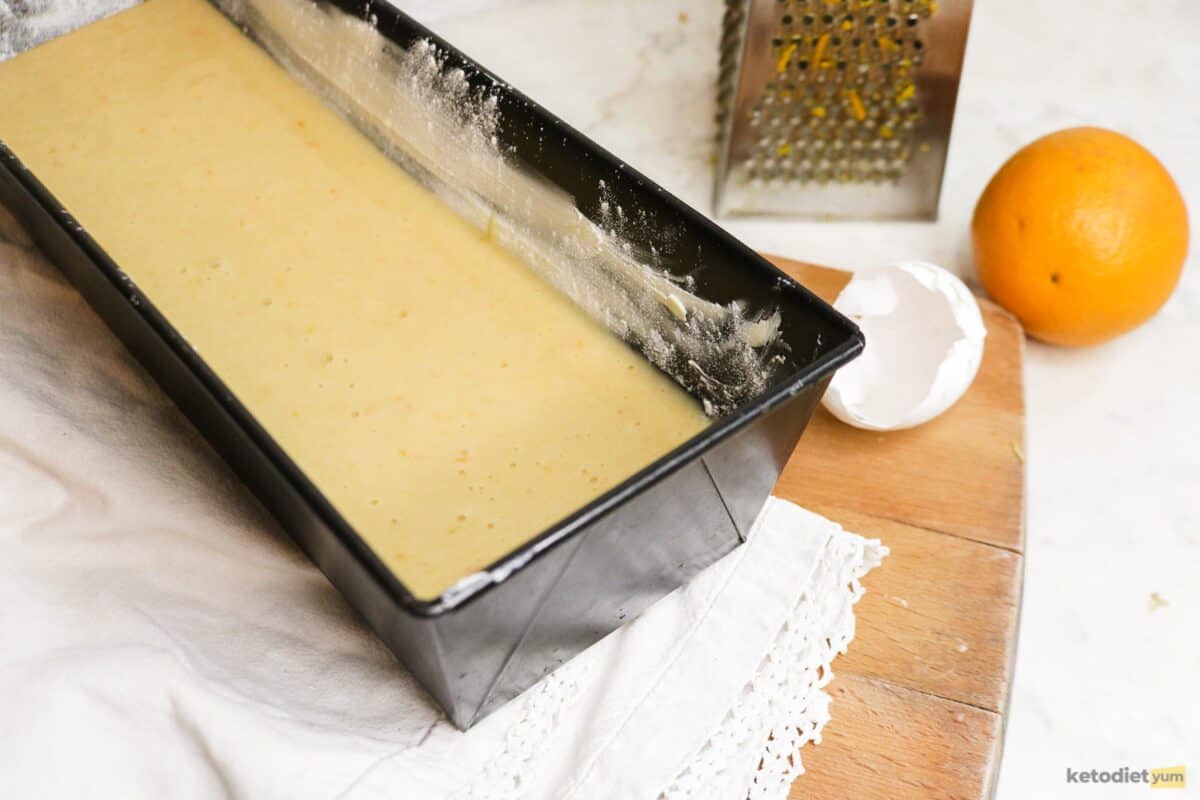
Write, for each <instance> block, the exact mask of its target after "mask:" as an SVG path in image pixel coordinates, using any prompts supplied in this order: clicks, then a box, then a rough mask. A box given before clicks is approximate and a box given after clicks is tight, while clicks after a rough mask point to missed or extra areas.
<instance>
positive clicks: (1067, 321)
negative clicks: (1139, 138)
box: [971, 128, 1188, 345]
mask: <svg viewBox="0 0 1200 800" xmlns="http://www.w3.org/2000/svg"><path fill="white" fill-rule="evenodd" d="M971 243H972V247H973V249H974V252H975V267H976V270H977V271H978V273H979V279H980V281H981V282H982V283H983V287H984V289H986V290H987V292H988V294H990V295H991V296H992V297H993V298H994V299H995V300H996V302H998V303H999V304H1000V305H1002V306H1004V307H1005V308H1006V309H1008V310H1009V311H1010V312H1012V313H1013V314H1014V315H1016V317H1017V318H1018V319H1019V320H1020V321H1021V323H1022V324H1023V325H1024V326H1025V329H1026V330H1027V331H1028V332H1029V333H1030V334H1031V335H1033V336H1035V337H1036V338H1038V339H1042V340H1043V341H1046V342H1051V343H1053V344H1061V345H1089V344H1098V343H1100V342H1104V341H1107V340H1109V339H1112V338H1114V337H1116V336H1119V335H1120V334H1122V333H1125V332H1126V331H1129V330H1132V329H1133V328H1136V327H1137V326H1138V325H1140V324H1141V323H1143V322H1145V321H1146V320H1147V319H1149V318H1150V317H1151V316H1153V315H1154V313H1155V312H1156V311H1158V309H1159V308H1161V307H1162V304H1163V303H1165V302H1166V301H1167V298H1168V297H1169V296H1170V295H1171V291H1172V290H1173V289H1174V288H1175V284H1176V282H1178V280H1179V273H1180V272H1181V271H1182V270H1183V262H1184V258H1185V257H1186V255H1187V248H1188V219H1187V208H1186V207H1185V206H1184V203H1183V197H1182V196H1181V195H1180V193H1179V187H1178V186H1176V185H1175V181H1173V180H1172V179H1171V176H1170V174H1169V173H1168V172H1167V170H1166V169H1165V168H1164V167H1163V165H1162V164H1161V163H1159V161H1158V159H1156V158H1155V157H1154V156H1153V155H1152V154H1151V153H1150V151H1148V150H1146V148H1144V147H1142V146H1141V145H1139V144H1138V143H1137V142H1135V141H1133V140H1132V139H1130V138H1129V137H1127V136H1122V135H1121V134H1119V133H1114V132H1113V131H1109V130H1104V129H1102V128H1071V129H1068V130H1064V131H1058V132H1057V133H1052V134H1050V135H1049V136H1045V137H1043V138H1041V139H1038V140H1037V141H1035V142H1032V143H1031V144H1029V145H1026V146H1025V147H1024V148H1022V149H1021V150H1019V151H1018V152H1017V153H1016V155H1014V156H1013V157H1012V158H1010V159H1009V160H1008V161H1007V162H1006V163H1005V164H1004V166H1002V167H1001V168H1000V170H999V172H997V173H996V174H995V176H994V177H993V178H992V180H991V182H990V183H988V185H987V188H986V189H984V190H983V195H982V196H981V197H980V198H979V204H978V205H977V206H976V207H975V216H974V219H973V220H972V221H971Z"/></svg>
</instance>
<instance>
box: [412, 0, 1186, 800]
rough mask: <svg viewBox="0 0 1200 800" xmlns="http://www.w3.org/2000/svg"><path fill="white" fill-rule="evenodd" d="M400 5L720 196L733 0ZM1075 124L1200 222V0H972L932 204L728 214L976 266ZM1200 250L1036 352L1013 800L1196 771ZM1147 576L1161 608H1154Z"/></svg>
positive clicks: (630, 148) (833, 258)
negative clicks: (994, 223) (1116, 331)
mask: <svg viewBox="0 0 1200 800" xmlns="http://www.w3.org/2000/svg"><path fill="white" fill-rule="evenodd" d="M946 1H947V2H950V1H951V0H946ZM397 2H398V4H399V5H400V6H401V7H405V8H407V9H409V10H410V11H412V12H413V13H414V14H415V15H416V16H418V18H420V19H422V20H424V21H426V22H427V23H428V24H430V25H431V26H432V27H433V28H434V29H435V30H436V31H437V32H439V33H440V34H442V35H443V36H445V37H446V38H448V39H449V40H450V41H451V42H453V43H455V44H457V45H459V46H460V47H462V48H463V49H464V50H466V51H467V52H468V53H470V54H471V55H473V56H474V57H475V58H477V59H478V60H480V61H481V62H483V63H484V64H485V65H487V66H488V67H490V68H492V69H493V70H494V71H496V72H497V73H499V74H500V75H501V76H502V77H504V78H506V79H507V80H509V81H511V82H512V83H513V84H515V85H516V86H517V87H518V88H519V89H521V90H522V91H524V92H526V93H527V94H529V95H530V96H532V97H533V98H534V99H535V100H538V101H539V102H541V103H542V104H543V105H545V106H547V107H548V108H549V109H550V110H551V111H553V112H555V113H557V114H558V115H559V116H561V117H563V118H565V119H566V121H567V122H569V123H571V124H572V125H574V126H576V127H577V128H580V129H581V130H583V131H584V132H585V133H587V134H588V135H589V136H591V137H593V138H595V139H596V140H598V141H599V142H600V143H601V144H602V145H604V146H606V147H608V148H609V149H610V150H612V151H614V152H615V153H617V154H618V155H619V156H621V157H622V158H624V159H625V160H626V161H628V162H629V163H630V164H631V165H633V166H634V167H636V168H638V169H639V170H641V171H642V172H644V173H646V174H648V175H649V176H650V177H651V178H653V179H655V180H657V181H659V182H660V183H662V184H664V185H665V186H666V187H667V188H668V189H669V190H671V191H673V192H675V193H676V194H678V195H679V196H681V197H682V198H683V199H685V200H686V201H688V202H690V203H691V204H693V205H694V206H696V207H697V208H699V209H701V210H707V209H708V199H709V192H710V187H711V180H712V176H711V171H712V168H711V166H710V165H709V158H710V155H711V153H712V137H713V125H712V115H713V105H712V103H713V99H712V89H711V87H712V84H713V79H714V75H715V64H716V54H717V38H718V28H719V24H720V16H721V11H722V8H723V3H721V2H720V0H673V1H672V2H662V0H656V1H655V2H648V1H646V0H643V1H642V2H637V0H603V2H602V1H601V0H543V1H542V2H529V1H528V0H526V1H525V2H520V0H460V2H444V1H441V0H397ZM681 13H683V14H686V21H681V17H680V14H681ZM1082 124H1089V125H1101V126H1105V127H1110V128H1114V129H1116V130H1119V131H1122V132H1124V133H1127V134H1129V135H1132V136H1133V137H1134V138H1136V139H1138V140H1139V141H1140V142H1142V143H1143V144H1144V145H1146V146H1147V147H1148V148H1150V150H1152V151H1153V152H1154V153H1155V154H1156V155H1158V157H1159V158H1160V159H1161V160H1162V161H1163V162H1164V163H1165V164H1166V165H1167V167H1168V169H1170V170H1171V172H1172V173H1173V174H1174V176H1175V178H1176V180H1177V182H1178V183H1179V184H1180V186H1181V188H1182V189H1183V192H1184V195H1185V197H1186V199H1187V202H1188V206H1189V208H1190V209H1191V212H1192V222H1193V230H1195V229H1197V228H1200V2H1198V0H1173V2H1165V1H1162V0H1160V1H1158V2H1148V0H1055V1H1054V2H1049V1H1048V0H979V2H977V3H976V11H975V16H974V20H973V23H972V30H971V37H970V41H969V45H968V50H967V61H966V67H965V73H964V76H963V83H962V87H961V91H960V95H959V106H958V114H957V118H956V121H955V130H954V137H953V141H952V144H951V148H950V158H949V163H948V167H947V173H946V182H945V187H944V192H943V198H942V212H941V218H940V221H939V222H937V223H936V224H899V223H889V224H858V223H855V224H848V223H843V224H830V223H825V224H820V223H799V222H777V221H770V222H737V223H732V224H729V225H728V227H729V228H730V230H732V231H733V232H734V233H735V234H737V235H738V236H740V237H742V238H743V239H744V240H745V241H746V242H748V243H749V244H751V245H752V246H754V247H757V248H760V249H762V250H765V251H770V252H774V253H779V254H781V255H787V256H792V257H796V258H802V259H806V260H809V261H816V262H821V263H826V264H830V265H835V266H841V267H852V268H859V267H869V266H872V265H877V264H882V263H886V262H887V261H890V260H893V259H897V258H909V257H916V258H924V259H929V260H932V261H935V262H937V263H940V264H942V265H944V266H946V267H949V268H951V269H953V270H954V271H956V272H958V273H959V274H961V275H963V276H964V277H967V278H968V279H970V278H971V274H972V267H971V257H970V249H969V246H968V241H967V226H968V220H969V219H970V214H971V211H972V209H973V207H974V203H975V200H976V198H977V197H978V196H979V193H980V191H981V190H982V189H983V186H984V185H985V184H986V182H987V180H988V178H989V177H990V176H991V175H992V173H993V172H994V171H995V170H996V168H997V167H998V166H999V165H1000V164H1001V163H1002V162H1003V161H1004V159H1005V158H1007V157H1008V156H1009V155H1010V154H1011V153H1012V152H1013V151H1014V150H1016V149H1017V148H1018V147H1020V146H1021V145H1022V144H1024V143H1026V142H1028V141H1030V140H1032V139H1034V138H1036V137H1038V136H1040V135H1042V134H1044V133H1048V132H1050V131H1053V130H1057V129H1059V128H1064V127H1069V126H1073V125H1082ZM1194 238H1197V237H1194ZM1198 252H1200V244H1197V245H1194V246H1193V248H1192V255H1191V257H1190V259H1189V263H1188V265H1187V267H1186V269H1185V271H1184V276H1183V280H1182V283H1181V284H1180V287H1179V289H1178V290H1177V291H1176V293H1175V295H1174V297H1173V298H1172V299H1171V301H1170V302H1169V303H1168V304H1167V306H1166V308H1164V309H1163V311H1162V312H1161V313H1160V314H1159V315H1158V317H1157V318H1156V319H1155V320H1153V321H1152V322H1151V323H1150V324H1148V325H1146V326H1144V327H1143V328H1141V329H1139V330H1138V331H1136V332H1134V333H1132V334H1130V335H1128V336H1126V337H1124V338H1123V339H1121V340H1119V341H1117V342H1114V343H1112V344H1109V345H1106V346H1103V347H1099V348H1094V349H1091V350H1081V351H1068V350H1058V349H1053V348H1049V347H1044V346H1041V345H1037V344H1031V346H1030V348H1029V352H1028V361H1027V366H1026V381H1027V390H1026V392H1027V396H1026V400H1027V403H1028V409H1027V413H1028V443H1027V448H1026V449H1027V457H1028V492H1029V495H1028V532H1027V536H1028V549H1027V554H1028V558H1027V562H1026V572H1025V577H1026V585H1025V604H1024V611H1023V614H1022V620H1021V636H1020V647H1019V652H1018V662H1017V673H1016V682H1015V686H1014V690H1013V697H1012V710H1011V717H1010V720H1009V727H1008V734H1007V741H1006V747H1005V756H1004V762H1003V766H1002V769H1001V778H1000V788H999V794H998V796H999V797H1000V798H1001V800H1025V799H1026V798H1041V797H1046V798H1060V797H1065V796H1068V795H1069V796H1075V795H1078V796H1079V797H1088V798H1099V797H1109V796H1111V797H1121V798H1123V797H1135V796H1145V795H1146V790H1144V789H1142V790H1140V789H1135V788H1133V787H1119V788H1112V787H1107V788H1102V787H1095V786H1089V787H1067V786H1066V785H1065V784H1064V775H1065V770H1066V768H1067V767H1068V766H1070V767H1073V768H1093V767H1094V768H1098V769H1107V768H1114V767H1119V766H1123V765H1128V766H1132V767H1143V766H1145V767H1152V766H1166V765H1172V764H1180V763H1183V764H1186V765H1188V766H1189V767H1191V771H1192V786H1193V787H1196V786H1197V785H1200V680H1198V679H1200V423H1198V422H1197V414H1200V264H1198V263H1197V261H1198V260H1200V258H1198V256H1197V253H1198ZM1151 592H1157V593H1158V594H1159V595H1161V596H1162V597H1163V598H1164V599H1165V600H1166V601H1167V603H1168V605H1167V606H1166V607H1163V608H1159V609H1158V610H1155V611H1152V610H1151V608H1150V595H1151ZM833 713H834V721H833V724H834V725H836V724H837V708H836V705H835V707H834V710H833ZM1178 794H1186V795H1193V794H1196V795H1200V790H1197V789H1195V788H1193V789H1189V790H1187V792H1185V793H1173V795H1172V796H1176V795H1178ZM1153 796H1157V795H1153Z"/></svg>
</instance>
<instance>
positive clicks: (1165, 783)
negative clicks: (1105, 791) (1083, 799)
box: [1067, 766, 1187, 789]
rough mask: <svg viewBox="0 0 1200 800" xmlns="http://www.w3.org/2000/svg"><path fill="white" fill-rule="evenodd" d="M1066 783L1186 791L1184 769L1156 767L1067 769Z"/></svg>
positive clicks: (1180, 767)
mask: <svg viewBox="0 0 1200 800" xmlns="http://www.w3.org/2000/svg"><path fill="white" fill-rule="evenodd" d="M1067 783H1101V784H1110V785H1111V784H1114V783H1115V784H1130V783H1132V784H1137V785H1139V786H1149V787H1150V788H1151V789H1186V788H1187V769H1186V768H1185V767H1182V766H1179V767H1158V768H1157V769H1132V768H1130V767H1120V768H1119V769H1112V770H1105V769H1071V768H1070V767H1067Z"/></svg>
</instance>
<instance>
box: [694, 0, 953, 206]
mask: <svg viewBox="0 0 1200 800" xmlns="http://www.w3.org/2000/svg"><path fill="white" fill-rule="evenodd" d="M971 6H972V0H942V2H940V3H939V2H937V1H936V0H726V10H725V19H724V28H723V34H722V40H721V49H720V68H719V73H718V85H717V104H718V112H717V127H718V142H717V175H716V186H715V190H714V194H713V205H714V209H715V211H716V213H717V215H718V216H730V215H780V216H783V215H787V216H799V217H810V218H818V219H936V217H937V207H938V197H939V195H940V193H941V184H942V173H943V171H944V168H945V163H946V152H947V145H948V143H949V139H950V126H951V122H952V121H953V118H954V105H955V101H956V99H957V95H958V82H959V75H960V74H961V72H962V63H963V54H964V51H965V49H966V40H967V28H968V26H969V23H970V18H971Z"/></svg>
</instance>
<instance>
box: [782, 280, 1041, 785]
mask: <svg viewBox="0 0 1200 800" xmlns="http://www.w3.org/2000/svg"><path fill="white" fill-rule="evenodd" d="M773 261H775V263H776V264H778V265H779V266H780V268H782V269H783V270H784V271H786V272H788V273H789V274H790V275H792V276H793V277H795V278H797V279H798V280H800V281H801V282H802V283H803V284H805V285H806V286H808V287H809V288H810V289H812V290H813V291H814V292H816V293H817V294H819V295H821V296H822V297H824V298H825V299H827V300H832V298H834V297H835V296H836V295H837V293H838V292H839V291H840V290H841V288H842V287H843V286H844V285H845V283H846V281H847V280H848V279H849V274H848V273H845V272H841V271H839V270H831V269H825V268H822V267H815V266H812V265H808V264H801V263H798V262H794V261H786V260H784V259H773ZM980 306H981V308H982V310H983V315H984V321H985V322H986V324H987V328H988V337H987V340H986V342H985V347H984V357H983V364H982V366H981V367H980V370H979V375H978V376H977V377H976V379H975V382H974V383H973V384H972V385H971V388H970V389H969V390H968V392H967V394H966V395H965V396H964V397H963V398H962V400H960V401H959V402H958V403H957V404H956V405H955V406H954V408H952V409H950V411H948V412H946V413H945V414H944V415H942V416H941V417H939V418H937V419H935V420H933V421H932V422H929V423H927V424H925V425H922V426H920V427H918V428H915V429H913V430H909V431H898V432H894V433H884V434H881V433H872V432H867V431H860V430H857V429H854V428H851V427H849V426H847V425H843V424H842V423H840V422H838V421H836V420H835V419H833V417H831V416H830V415H829V414H828V413H827V412H825V411H824V409H818V411H817V413H816V414H815V415H814V416H813V420H812V422H811V423H810V424H809V427H808V430H807V431H806V432H805V434H804V440H803V442H802V444H801V446H800V447H799V448H798V449H797V450H796V453H795V455H794V456H793V457H792V460H791V461H790V462H789V463H788V465H787V468H786V469H785V470H784V473H783V475H782V476H781V477H780V480H779V484H778V486H776V488H775V493H776V494H777V495H779V496H781V497H786V498H788V499H790V500H794V501H795V502H797V503H799V504H801V505H803V506H805V507H806V508H809V509H812V510H813V511H816V512H818V513H821V514H824V515H825V516H827V517H829V518H831V519H834V520H836V521H837V522H839V523H841V524H842V525H843V526H844V527H846V528H847V529H848V530H852V531H854V532H856V533H860V534H862V535H863V536H868V537H877V538H879V539H882V540H883V542H884V543H885V544H886V545H887V546H888V547H889V548H891V555H890V556H889V557H888V559H887V560H886V561H885V562H884V564H883V566H882V567H881V568H879V569H877V570H875V571H874V572H872V573H871V574H870V575H869V576H868V577H867V579H866V581H865V585H866V588H867V594H866V596H865V597H864V598H863V599H862V601H861V602H860V603H859V605H858V607H857V616H858V632H857V635H856V637H855V640H854V643H853V645H852V646H851V648H850V652H849V653H848V654H847V655H845V656H842V657H841V658H839V659H838V660H837V662H836V663H835V664H834V671H835V673H836V677H835V679H834V681H833V682H832V683H831V684H830V692H831V693H832V697H833V719H832V721H831V722H830V723H829V724H828V726H826V728H825V733H824V738H823V741H822V743H821V744H819V745H816V746H810V747H808V748H806V749H805V751H804V765H805V769H806V773H805V774H804V775H803V776H801V777H800V778H799V779H798V780H797V781H796V783H795V784H794V785H793V787H792V792H791V795H790V797H791V798H792V799H793V800H798V799H799V798H816V799H818V800H843V799H845V800H851V799H853V800H909V798H912V800H917V798H920V800H940V799H942V798H946V799H947V800H949V799H950V798H954V799H955V800H959V799H961V800H979V798H987V797H990V796H991V795H992V793H993V791H994V789H995V775H996V770H997V767H998V766H999V762H1000V752H1001V747H1002V741H1003V731H1004V716H1005V712H1006V710H1007V705H1008V694H1009V687H1010V684H1011V681H1012V664H1013V655H1014V650H1015V646H1016V633H1017V617H1018V611H1019V609H1020V601H1021V573H1022V563H1023V562H1022V559H1023V555H1022V553H1023V550H1024V525H1023V521H1024V513H1025V509H1024V483H1025V469H1024V455H1023V453H1024V392H1023V388H1022V382H1021V359H1022V354H1023V348H1024V335H1023V333H1022V331H1021V329H1020V326H1019V325H1018V324H1017V323H1016V321H1015V320H1013V319H1012V317H1010V316H1009V315H1008V314H1006V313H1005V312H1004V311H1003V310H1001V309H999V308H998V307H996V306H995V305H993V304H991V303H989V302H988V301H986V300H980ZM867 346H868V347H870V342H869V341H868V343H867Z"/></svg>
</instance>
